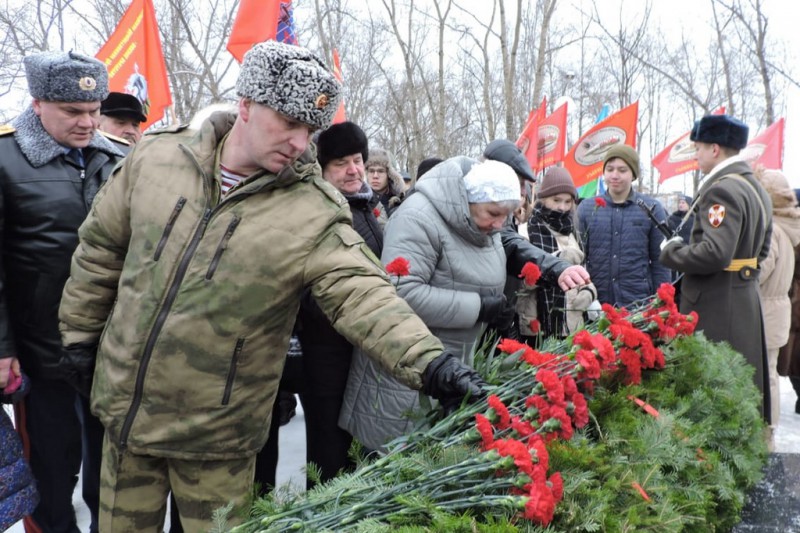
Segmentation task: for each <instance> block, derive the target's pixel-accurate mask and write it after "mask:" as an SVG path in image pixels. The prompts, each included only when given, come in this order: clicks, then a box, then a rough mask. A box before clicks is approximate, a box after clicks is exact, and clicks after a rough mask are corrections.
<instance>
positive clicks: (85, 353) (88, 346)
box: [58, 342, 97, 398]
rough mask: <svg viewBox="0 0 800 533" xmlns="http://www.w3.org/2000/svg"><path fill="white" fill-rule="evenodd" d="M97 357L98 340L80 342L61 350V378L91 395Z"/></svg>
mask: <svg viewBox="0 0 800 533" xmlns="http://www.w3.org/2000/svg"><path fill="white" fill-rule="evenodd" d="M96 359H97V343H96V342H79V343H77V344H71V345H69V346H67V347H65V348H63V349H62V350H61V359H60V360H59V361H58V370H59V373H60V374H61V379H63V380H64V381H66V382H67V383H69V384H70V385H71V386H72V388H74V389H75V390H77V391H78V393H80V394H81V395H83V396H85V397H87V398H88V397H89V394H91V392H92V379H93V378H94V364H95V361H96Z"/></svg>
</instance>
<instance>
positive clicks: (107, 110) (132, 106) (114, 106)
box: [100, 92, 147, 122]
mask: <svg viewBox="0 0 800 533" xmlns="http://www.w3.org/2000/svg"><path fill="white" fill-rule="evenodd" d="M100 114H101V115H106V116H109V117H124V118H131V119H133V120H138V121H139V122H145V121H146V120H147V116H146V115H145V114H144V108H143V107H142V103H141V102H140V101H139V99H138V98H136V97H135V96H133V95H132V94H125V93H115V92H111V93H108V98H106V99H105V100H103V101H102V102H101V103H100Z"/></svg>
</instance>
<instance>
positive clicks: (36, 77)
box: [22, 51, 108, 102]
mask: <svg viewBox="0 0 800 533" xmlns="http://www.w3.org/2000/svg"><path fill="white" fill-rule="evenodd" d="M22 62H23V64H24V65H25V77H26V78H27V79H28V92H29V93H30V95H31V96H33V97H34V98H36V99H37V100H44V101H45V102H100V101H102V100H105V99H106V97H107V96H108V70H106V66H105V65H104V64H103V63H102V62H100V61H98V60H97V59H95V58H93V57H88V56H84V55H81V54H76V53H75V52H71V51H70V52H42V53H39V54H31V55H29V56H26V57H25V58H24V59H23V60H22Z"/></svg>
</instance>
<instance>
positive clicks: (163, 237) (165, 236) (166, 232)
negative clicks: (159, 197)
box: [153, 196, 186, 261]
mask: <svg viewBox="0 0 800 533" xmlns="http://www.w3.org/2000/svg"><path fill="white" fill-rule="evenodd" d="M184 205H186V198H184V197H183V196H181V197H180V198H178V203H176V204H175V207H174V208H173V209H172V213H170V215H169V219H168V220H167V225H166V226H165V227H164V232H163V233H162V234H161V239H159V240H158V246H156V251H155V253H154V254H153V260H154V261H158V260H159V258H160V257H161V253H162V252H163V251H164V247H165V246H166V245H167V239H169V235H170V233H172V228H174V227H175V221H176V220H178V215H180V214H181V210H182V209H183V206H184Z"/></svg>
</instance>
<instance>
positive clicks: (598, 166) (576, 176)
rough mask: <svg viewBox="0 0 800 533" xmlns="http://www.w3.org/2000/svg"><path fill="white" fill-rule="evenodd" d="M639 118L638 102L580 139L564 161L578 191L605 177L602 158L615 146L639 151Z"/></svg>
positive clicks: (597, 125)
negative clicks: (602, 175) (625, 145)
mask: <svg viewBox="0 0 800 533" xmlns="http://www.w3.org/2000/svg"><path fill="white" fill-rule="evenodd" d="M638 118H639V102H638V101H636V102H634V103H632V104H631V105H629V106H628V107H626V108H624V109H621V110H620V111H618V112H616V113H614V114H613V115H611V116H610V117H608V118H607V119H605V120H604V121H602V122H599V123H597V124H595V125H594V126H593V127H592V129H590V130H589V131H587V132H586V133H585V134H584V135H583V137H581V138H580V139H578V142H576V143H575V144H574V145H573V146H572V148H571V149H570V151H569V153H568V154H567V157H566V158H564V168H566V169H567V170H568V171H569V173H570V175H571V176H572V180H573V181H574V182H575V187H580V186H581V185H583V184H585V183H588V182H590V181H592V180H594V179H597V178H598V177H599V176H600V174H602V173H603V158H604V157H605V155H606V152H607V151H608V150H609V148H611V147H612V146H614V145H615V144H627V145H628V146H630V147H632V148H636V121H637V119H638Z"/></svg>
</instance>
